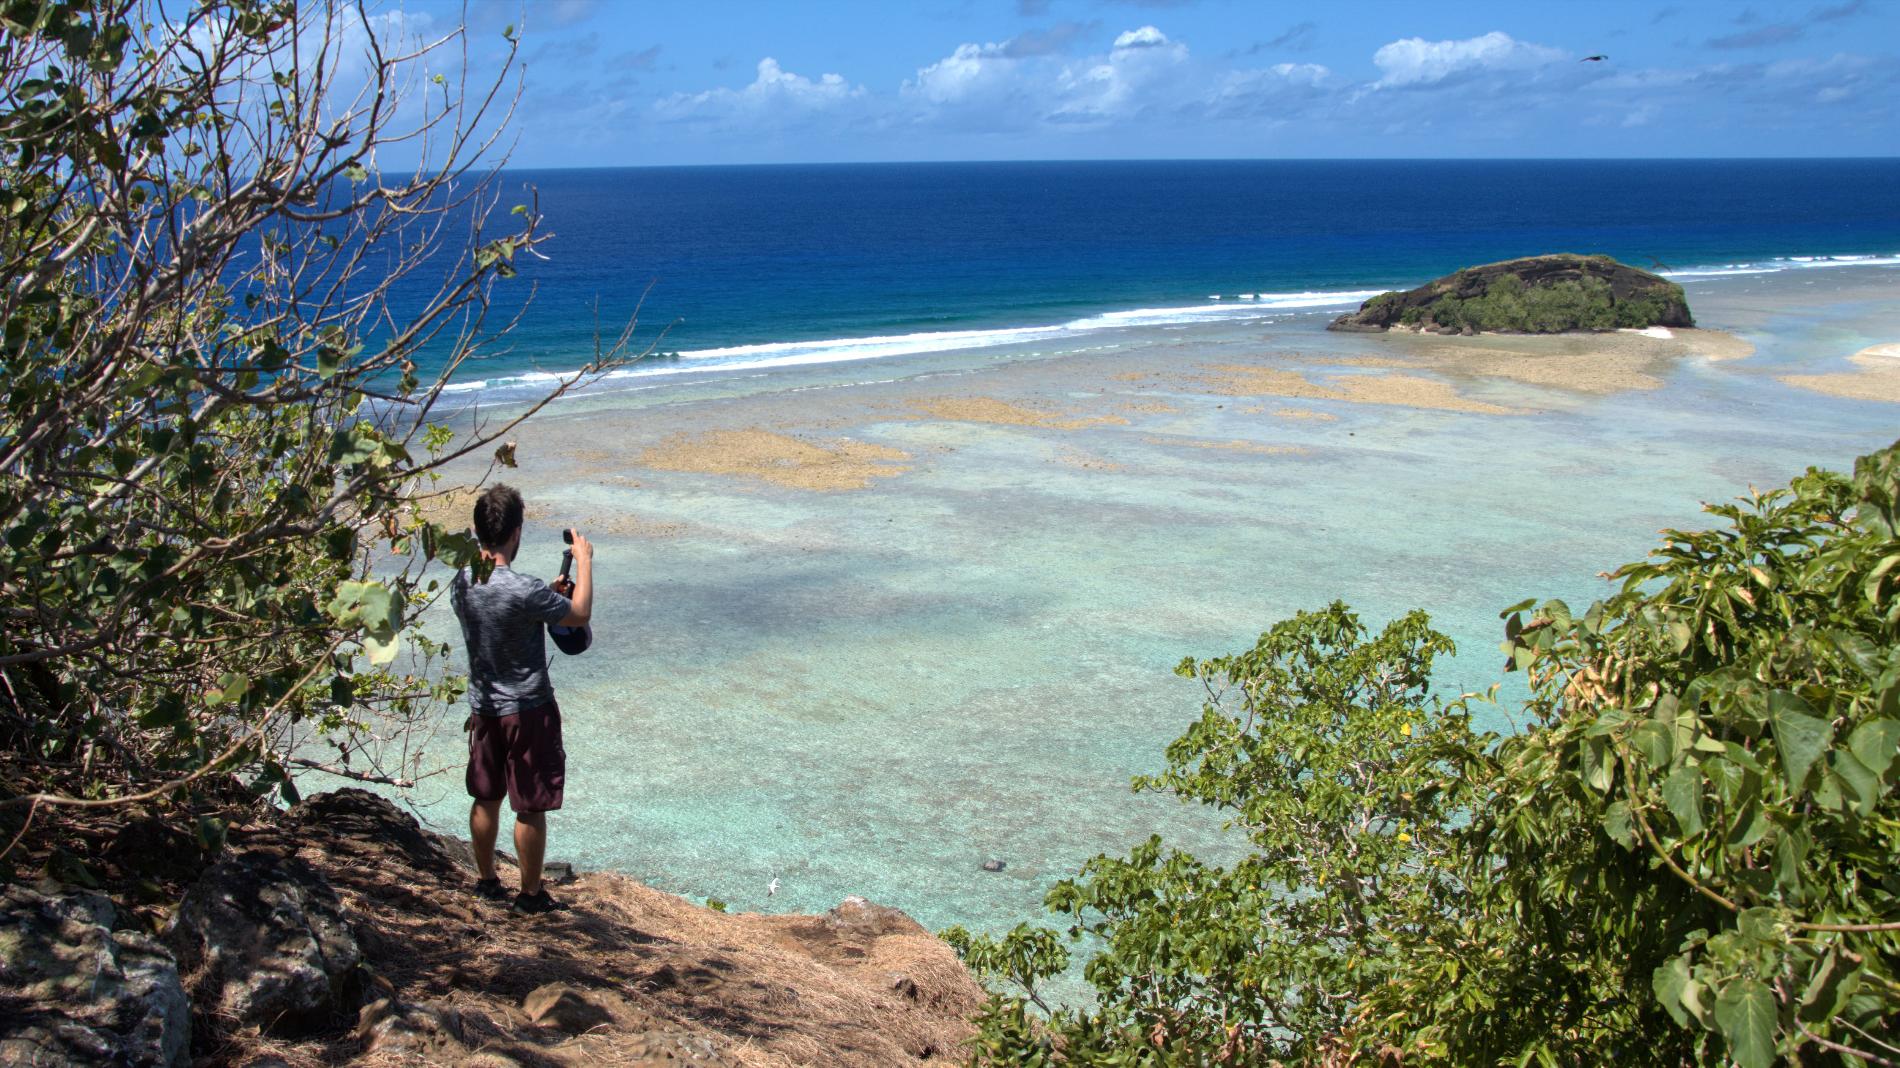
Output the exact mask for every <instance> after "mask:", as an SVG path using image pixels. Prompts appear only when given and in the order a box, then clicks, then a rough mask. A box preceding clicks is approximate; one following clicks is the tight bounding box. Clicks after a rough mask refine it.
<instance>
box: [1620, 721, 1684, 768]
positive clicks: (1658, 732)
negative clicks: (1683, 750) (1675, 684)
mask: <svg viewBox="0 0 1900 1068" xmlns="http://www.w3.org/2000/svg"><path fill="white" fill-rule="evenodd" d="M1671 718H1672V719H1673V718H1674V716H1673V714H1672V716H1671ZM1675 733H1676V732H1675V727H1674V726H1673V725H1670V726H1664V725H1663V724H1661V723H1658V722H1657V721H1655V720H1653V719H1651V720H1644V721H1643V722H1642V723H1639V724H1637V726H1636V730H1635V731H1633V732H1631V734H1630V745H1631V746H1632V747H1633V748H1634V749H1635V750H1636V751H1637V752H1638V753H1641V754H1642V756H1643V759H1644V760H1646V761H1648V762H1649V766H1650V767H1653V768H1666V767H1668V766H1669V760H1670V758H1671V757H1673V756H1675V753H1676V747H1675V740H1676V739H1675Z"/></svg>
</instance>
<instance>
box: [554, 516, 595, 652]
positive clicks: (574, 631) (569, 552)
mask: <svg viewBox="0 0 1900 1068" xmlns="http://www.w3.org/2000/svg"><path fill="white" fill-rule="evenodd" d="M561 540H562V541H563V542H566V543H567V544H568V545H573V544H574V528H573V527H567V528H565V529H563V530H562V531H561ZM573 570H574V550H573V549H563V550H561V577H560V579H559V580H558V581H559V583H560V586H561V589H562V591H563V592H564V594H565V595H566V596H573V592H574V580H573V579H572V578H570V577H569V575H570V573H571V572H572V571H573ZM548 636H549V637H551V638H553V639H554V645H555V648H557V649H559V650H561V651H562V652H563V653H566V654H567V655H569V656H579V655H580V654H581V653H584V652H586V651H587V647H588V646H590V645H592V644H594V628H593V625H592V624H589V625H587V626H585V627H563V626H561V625H560V624H558V623H550V624H548Z"/></svg>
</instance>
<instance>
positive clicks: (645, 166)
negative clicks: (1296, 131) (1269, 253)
mask: <svg viewBox="0 0 1900 1068" xmlns="http://www.w3.org/2000/svg"><path fill="white" fill-rule="evenodd" d="M1896 161H1900V153H1896V154H1893V155H1886V156H1168V157H1121V156H1103V157H1087V158H1046V159H887V160H799V161H790V160H754V161H747V162H719V163H703V162H702V163H584V164H548V163H534V164H515V163H512V162H511V161H505V160H504V161H503V162H502V163H501V164H499V165H498V166H497V167H496V168H495V169H497V170H524V171H624V170H666V169H669V168H674V169H682V168H708V169H710V168H740V167H915V166H969V165H1003V164H1091V163H1123V164H1128V163H1886V162H1896Z"/></svg>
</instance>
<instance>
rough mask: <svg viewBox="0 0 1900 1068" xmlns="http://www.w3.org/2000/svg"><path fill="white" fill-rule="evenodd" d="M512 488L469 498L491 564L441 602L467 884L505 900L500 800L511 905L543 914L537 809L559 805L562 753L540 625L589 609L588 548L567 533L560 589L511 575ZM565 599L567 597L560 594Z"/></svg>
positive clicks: (582, 622) (516, 512)
mask: <svg viewBox="0 0 1900 1068" xmlns="http://www.w3.org/2000/svg"><path fill="white" fill-rule="evenodd" d="M521 522H522V505H521V494H519V493H517V492H515V491H514V490H513V489H512V488H510V487H508V486H503V485H495V486H490V487H489V488H488V489H487V490H485V491H484V492H483V493H482V495H481V496H480V497H479V498H477V499H476V501H475V537H476V540H478V541H480V542H481V547H482V558H483V559H485V560H487V561H488V562H489V563H490V564H492V565H493V566H494V570H493V571H491V572H490V573H489V576H488V579H487V581H485V582H478V581H476V579H475V577H474V575H473V574H472V573H471V572H470V570H469V569H468V568H463V569H462V570H461V571H458V572H456V575H455V580H454V582H453V584H452V585H451V587H450V598H449V599H450V601H451V603H453V604H454V606H455V615H456V618H457V619H460V620H461V621H462V638H463V644H464V645H465V646H466V647H467V649H468V703H469V708H470V709H471V710H472V713H473V714H472V715H470V716H469V717H468V722H467V724H466V725H465V729H466V730H467V731H468V794H469V796H470V797H472V798H474V803H473V804H472V805H471V806H470V807H469V812H468V833H469V838H470V839H472V840H473V844H474V847H475V867H476V870H477V873H478V875H479V879H478V880H477V881H476V883H475V892H476V893H477V894H479V895H481V896H482V897H484V898H487V899H488V900H490V901H503V900H506V899H507V896H508V895H507V891H506V890H503V889H502V885H501V880H500V879H498V878H496V876H495V838H496V836H497V835H498V834H499V833H500V827H501V799H502V797H503V795H506V796H507V798H508V807H510V808H512V809H514V812H515V854H516V856H518V857H519V858H520V863H521V892H520V893H518V894H516V895H515V901H514V911H515V912H517V913H523V914H534V913H541V912H550V911H552V910H554V909H556V908H558V907H559V906H558V905H557V904H556V903H555V901H554V899H553V898H552V897H551V896H549V894H548V891H547V887H545V886H543V885H541V862H542V859H543V858H544V857H545V856H546V851H547V841H548V824H547V814H548V813H549V812H552V811H554V810H555V809H558V808H560V807H561V790H562V787H563V786H564V785H565V783H566V780H567V751H566V750H565V749H563V748H562V747H561V709H560V707H559V706H558V705H556V704H555V703H554V684H553V683H552V682H551V681H549V679H548V653H547V642H546V637H545V635H546V629H547V626H548V625H549V624H557V625H560V626H568V627H585V626H586V625H587V623H588V619H589V617H590V616H591V615H592V614H593V605H594V549H593V546H591V545H589V544H588V542H587V539H586V538H584V537H581V536H580V535H579V534H576V535H574V549H573V552H574V565H575V571H574V582H573V584H572V585H571V586H566V587H565V588H563V589H561V590H558V591H557V590H555V589H553V588H550V587H549V586H548V585H547V584H546V583H544V582H542V581H541V580H540V579H537V578H533V577H530V576H528V575H523V574H519V573H517V572H516V571H515V570H514V569H513V568H512V567H510V566H509V565H511V564H513V563H514V559H515V554H516V553H517V552H519V551H520V549H521ZM570 597H571V598H572V600H570V599H569V598H570Z"/></svg>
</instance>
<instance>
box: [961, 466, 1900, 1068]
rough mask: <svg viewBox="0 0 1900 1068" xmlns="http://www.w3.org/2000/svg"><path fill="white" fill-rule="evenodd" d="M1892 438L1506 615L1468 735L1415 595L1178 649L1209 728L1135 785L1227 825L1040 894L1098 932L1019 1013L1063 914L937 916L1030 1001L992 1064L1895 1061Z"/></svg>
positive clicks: (1002, 1034) (1062, 956)
mask: <svg viewBox="0 0 1900 1068" xmlns="http://www.w3.org/2000/svg"><path fill="white" fill-rule="evenodd" d="M1897 502H1900V445H1896V446H1893V447H1889V448H1888V449H1886V450H1883V451H1882V452H1879V453H1876V454H1874V455H1872V456H1868V457H1864V458H1862V459H1861V460H1860V461H1859V462H1858V463H1857V464H1856V465H1855V473H1854V475H1853V477H1852V478H1851V479H1849V478H1845V477H1842V476H1840V475H1836V474H1832V473H1828V472H1823V471H1814V470H1811V471H1809V472H1808V473H1807V474H1805V475H1803V476H1801V477H1800V478H1797V479H1796V480H1794V482H1793V484H1792V485H1791V486H1790V487H1789V488H1788V489H1786V490H1781V491H1775V492H1772V493H1766V494H1759V495H1756V496H1754V497H1752V498H1750V499H1749V500H1747V501H1746V502H1743V503H1742V504H1735V505H1731V504H1725V505H1719V506H1712V507H1711V508H1710V509H1709V510H1710V511H1711V512H1712V513H1714V514H1715V515H1717V516H1719V517H1720V518H1722V519H1723V520H1725V521H1726V525H1725V526H1722V527H1719V528H1716V529H1713V530H1708V531H1700V532H1682V531H1670V532H1667V533H1666V540H1665V542H1664V544H1663V546H1662V547H1661V548H1660V549H1658V550H1657V551H1656V552H1654V553H1652V554H1651V556H1650V557H1649V559H1647V560H1645V561H1643V562H1640V563H1636V564H1631V565H1629V566H1626V567H1624V568H1622V569H1621V570H1620V571H1618V572H1617V573H1616V576H1617V577H1618V578H1620V579H1621V580H1622V583H1623V585H1622V587H1621V588H1620V589H1619V590H1618V592H1617V593H1615V594H1614V595H1613V596H1611V597H1609V598H1607V599H1606V600H1604V601H1602V602H1600V603H1598V604H1594V605H1592V606H1590V608H1589V609H1588V610H1587V611H1585V612H1583V613H1581V614H1577V613H1574V612H1572V611H1571V609H1570V608H1569V607H1568V606H1566V605H1564V604H1563V603H1562V602H1559V601H1548V602H1545V603H1543V604H1542V605H1537V606H1535V612H1534V614H1533V615H1532V616H1531V617H1530V618H1529V619H1528V620H1526V619H1525V618H1524V613H1525V612H1526V611H1527V610H1530V609H1531V608H1532V607H1533V603H1532V602H1526V603H1525V604H1523V605H1519V606H1517V607H1516V608H1514V609H1512V610H1509V611H1507V612H1506V613H1505V615H1506V619H1507V623H1506V643H1505V647H1506V650H1507V653H1508V655H1509V656H1510V657H1511V663H1512V664H1513V665H1514V666H1515V667H1516V668H1518V669H1521V670H1524V671H1527V672H1528V673H1529V677H1530V682H1531V697H1530V700H1529V702H1528V704H1527V707H1526V709H1525V711H1526V712H1527V713H1528V715H1529V720H1530V722H1529V724H1528V726H1527V728H1526V729H1525V730H1524V731H1523V732H1522V733H1519V734H1516V735H1513V736H1510V737H1506V738H1496V737H1492V736H1488V735H1482V734H1478V733H1476V732H1474V731H1473V730H1472V729H1471V726H1470V721H1469V700H1468V699H1466V700H1460V701H1457V702H1453V703H1451V704H1449V705H1440V704H1439V703H1437V702H1436V701H1434V700H1432V699H1430V697H1429V694H1428V693H1427V691H1426V680H1427V676H1428V672H1429V669H1430V663H1431V658H1432V656H1433V655H1435V654H1437V653H1442V652H1445V651H1447V650H1448V649H1449V643H1448V642H1446V641H1445V640H1444V639H1443V637H1442V636H1440V635H1437V634H1435V633H1434V632H1432V631H1431V630H1430V629H1429V626H1428V625H1427V622H1426V620H1425V618H1424V616H1423V615H1422V614H1419V613H1413V614H1412V615H1410V616H1407V617H1405V618H1404V619H1401V620H1398V621H1395V622H1394V623H1393V624H1391V625H1390V626H1388V627H1387V628H1386V629H1385V631H1384V632H1383V633H1381V634H1380V635H1379V636H1378V637H1377V638H1374V639H1370V640H1368V639H1367V637H1366V633H1365V631H1364V629H1363V628H1362V627H1360V625H1359V623H1358V621H1357V620H1356V619H1354V618H1353V617H1352V615H1351V613H1350V612H1348V611H1347V610H1346V609H1345V608H1344V607H1343V606H1340V605H1334V606H1332V607H1330V608H1328V609H1326V610H1324V611H1322V612H1318V613H1311V614H1306V613H1302V614H1300V615H1299V616H1296V617H1295V618H1294V619H1293V620H1289V621H1287V622H1285V623H1282V624H1279V625H1277V626H1275V627H1274V628H1273V629H1272V630H1270V631H1268V632H1267V633H1266V634H1265V635H1263V636H1262V638H1261V640H1260V643H1259V644H1258V645H1257V646H1256V647H1255V649H1254V650H1252V651H1251V652H1248V653H1244V654H1241V655H1239V656H1235V657H1227V658H1222V659H1218V660H1212V661H1205V662H1201V663H1198V664H1195V663H1189V664H1184V665H1183V667H1184V669H1186V670H1189V671H1191V672H1192V673H1193V674H1196V675H1197V676H1199V677H1201V678H1202V679H1204V680H1205V681H1207V683H1208V685H1209V701H1208V704H1207V707H1206V708H1205V709H1204V710H1203V713H1202V716H1201V718H1200V719H1199V720H1198V721H1196V723H1195V724H1194V725H1193V726H1191V727H1190V728H1189V730H1188V731H1187V733H1185V734H1184V735H1183V736H1182V737H1181V738H1180V739H1179V740H1177V741H1176V742H1175V743H1174V744H1173V745H1171V746H1170V747H1169V750H1168V770H1167V771H1166V772H1165V773H1163V774H1162V775H1160V776H1158V777H1155V778H1153V779H1141V780H1137V788H1138V789H1152V788H1163V789H1168V790H1170V791H1173V792H1174V793H1176V794H1177V795H1179V796H1181V797H1182V798H1184V799H1192V800H1197V801H1200V802H1203V803H1206V804H1211V805H1214V806H1216V807H1217V808H1220V809H1223V810H1224V811H1226V812H1228V813H1229V814H1230V816H1231V818H1232V820H1233V823H1234V825H1235V826H1236V827H1237V828H1239V829H1241V830H1242V831H1243V832H1244V833H1245V834H1246V836H1247V839H1248V842H1249V843H1250V845H1251V847H1252V851H1251V853H1250V855H1249V856H1247V857H1246V858H1245V859H1243V860H1242V861H1240V862H1238V863H1236V864H1235V865H1233V866H1232V867H1231V868H1227V869H1224V868H1219V867H1214V866H1210V865H1206V864H1204V863H1202V862H1200V861H1199V860H1197V859H1196V858H1194V857H1191V856H1187V855H1185V854H1182V853H1180V852H1178V851H1171V850H1167V849H1165V848H1164V846H1163V844H1162V843H1161V842H1160V841H1158V840H1151V841H1150V842H1148V843H1146V844H1144V845H1143V846H1141V847H1139V848H1138V849H1136V850H1135V851H1133V853H1131V854H1130V855H1129V856H1128V857H1126V858H1122V859H1110V858H1105V857H1101V858H1097V859H1096V860H1094V861H1091V862H1090V863H1089V864H1088V865H1087V866H1086V867H1085V868H1084V870H1083V872H1082V875H1081V877H1080V878H1079V879H1078V880H1074V881H1070V882H1065V883H1062V884H1059V885H1058V886H1057V887H1056V888H1055V889H1054V890H1052V891H1051V892H1050V894H1049V896H1048V904H1049V907H1050V908H1051V910H1052V911H1054V912H1056V913H1059V914H1063V915H1067V916H1069V917H1071V926H1070V929H1069V933H1070V934H1071V936H1080V935H1083V934H1092V935H1094V936H1096V937H1097V938H1099V939H1100V940H1101V944H1102V945H1103V946H1105V947H1106V948H1105V949H1104V950H1103V951H1102V952H1100V953H1098V954H1096V955H1095V956H1094V957H1093V958H1092V959H1091V960H1090V961H1089V962H1088V965H1087V968H1086V975H1087V977H1088V979H1089V980H1090V982H1091V983H1092V984H1093V985H1094V987H1095V989H1096V990H1097V991H1098V992H1099V995H1100V1001H1099V1004H1098V1005H1096V1006H1094V1007H1091V1008H1087V1009H1073V1008H1072V1009H1061V1010H1058V1011H1055V1012H1052V1013H1048V1014H1046V1015H1038V1014H1036V1013H1034V1012H1032V1011H1031V1010H1030V1008H1029V1007H1028V1006H1029V1004H1030V1003H1033V1001H1034V994H1035V985H1036V984H1037V983H1039V982H1041V981H1043V980H1046V978H1047V977H1048V976H1050V975H1052V974H1054V973H1055V972H1056V971H1058V970H1060V969H1061V968H1062V967H1063V966H1064V965H1065V964H1066V959H1067V955H1066V950H1065V948H1064V947H1063V946H1062V945H1061V944H1060V941H1059V940H1058V938H1057V937H1056V936H1055V935H1054V933H1053V932H1048V931H1037V930H1035V929H1033V928H1029V927H1026V926H1025V927H1019V928H1018V929H1017V930H1016V931H1014V932H1011V933H1010V934H1009V935H1007V936H1005V937H1004V938H1002V939H996V940H991V939H984V938H978V937H973V936H970V935H968V934H966V933H964V932H960V931H953V932H950V937H951V939H952V941H953V942H954V943H955V944H956V945H958V947H959V949H960V950H961V951H962V952H963V953H964V954H965V956H966V959H967V960H968V961H969V962H970V963H971V965H972V967H973V968H975V969H976V970H977V971H978V972H979V973H980V974H983V975H985V976H986V977H988V978H989V979H991V980H992V981H999V980H1000V981H1007V982H1011V983H1014V984H1016V985H1017V986H1019V987H1022V988H1024V990H1025V995H1026V996H1016V995H1013V994H1001V993H999V994H998V995H996V996H995V997H994V998H993V999H992V1001H991V1003H990V1005H989V1007H988V1008H987V1009H986V1011H985V1012H984V1013H983V1014H982V1015H981V1016H980V1017H979V1019H978V1023H979V1026H980V1034H979V1036H978V1038H977V1040H976V1044H975V1048H976V1051H977V1055H978V1059H979V1060H981V1061H985V1062H987V1063H998V1064H1002V1063H1047V1064H1098V1063H1101V1064H1107V1063H1113V1064H1156V1065H1162V1064H1210V1063H1223V1064H1231V1063H1257V1062H1261V1061H1264V1060H1268V1059H1274V1060H1284V1061H1297V1062H1302V1063H1345V1062H1347V1061H1351V1060H1354V1059H1357V1058H1367V1059H1372V1058H1379V1059H1394V1058H1396V1059H1398V1060H1401V1061H1406V1062H1411V1063H1427V1062H1429V1063H1443V1064H1500V1063H1515V1064H1528V1063H1532V1062H1535V1063H1539V1064H1546V1065H1586V1064H1598V1063H1638V1064H1683V1063H1705V1064H1718V1063H1725V1062H1730V1061H1733V1062H1735V1063H1739V1064H1741V1065H1743V1066H1744V1068H1765V1066H1766V1065H1769V1064H1773V1063H1776V1062H1778V1061H1781V1060H1789V1061H1799V1062H1801V1063H1834V1062H1835V1061H1836V1060H1838V1059H1846V1060H1853V1061H1861V1062H1866V1063H1875V1064H1878V1063H1883V1062H1885V1063H1891V1062H1893V1060H1894V1059H1895V1058H1896V1056H1897V1054H1896V1047H1900V1027H1897V1026H1896V1021H1897V1020H1900V983H1897V982H1896V973H1897V972H1900V873H1896V865H1895V859H1896V857H1897V856H1900V799H1896V793H1895V789H1894V787H1895V781H1896V778H1897V777H1900V760H1897V759H1896V751H1897V750H1900V640H1896V639H1900V535H1897V534H1896V523H1897V522H1900V509H1897Z"/></svg>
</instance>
